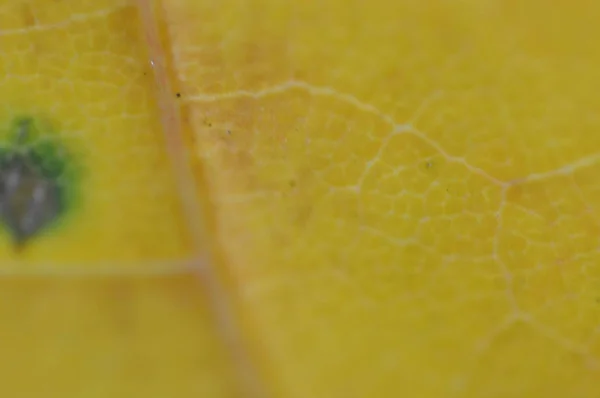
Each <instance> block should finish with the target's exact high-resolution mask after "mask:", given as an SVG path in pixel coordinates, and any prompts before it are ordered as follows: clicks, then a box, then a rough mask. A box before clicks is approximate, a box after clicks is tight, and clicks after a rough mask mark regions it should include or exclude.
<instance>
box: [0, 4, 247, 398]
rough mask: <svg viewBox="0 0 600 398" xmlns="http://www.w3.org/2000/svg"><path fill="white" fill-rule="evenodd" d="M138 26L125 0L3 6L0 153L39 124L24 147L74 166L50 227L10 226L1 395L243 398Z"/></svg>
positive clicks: (1, 284)
mask: <svg viewBox="0 0 600 398" xmlns="http://www.w3.org/2000/svg"><path fill="white" fill-rule="evenodd" d="M143 32H144V31H143V29H142V24H141V20H140V13H139V11H138V9H137V7H136V6H135V5H133V4H130V3H129V2H123V1H117V0H101V1H100V0H89V1H43V0H40V1H23V0H2V1H0V98H1V102H2V105H1V106H0V149H1V150H2V154H6V153H13V154H14V153H16V152H15V151H17V149H18V148H14V143H13V142H12V141H11V134H13V133H14V132H15V129H17V132H19V131H18V130H19V128H20V127H18V126H21V124H19V123H21V121H22V120H28V121H32V122H33V123H32V127H31V130H32V131H33V130H35V131H34V132H35V136H32V137H27V139H29V138H31V140H32V141H33V143H29V142H28V143H27V145H31V146H30V147H29V146H27V147H24V148H20V149H18V150H25V148H28V149H32V148H33V149H35V151H37V152H36V153H37V155H38V156H40V157H41V158H44V157H46V158H45V161H56V160H57V159H59V160H60V161H59V163H56V162H55V163H54V168H55V169H56V167H55V166H56V164H59V165H61V166H65V170H66V171H65V172H64V173H62V174H61V176H60V177H59V184H60V186H61V187H63V188H64V193H65V195H64V198H62V199H64V202H62V204H63V211H62V213H60V215H59V217H58V218H56V219H55V222H53V223H52V225H51V226H49V227H48V228H46V229H44V230H43V231H42V233H41V234H39V235H36V236H34V237H32V238H31V239H30V240H29V241H27V242H26V244H25V246H24V247H23V248H21V249H20V250H18V251H17V250H16V249H15V247H14V246H13V244H12V242H11V239H10V236H9V230H8V229H7V228H5V226H6V225H5V224H6V223H3V224H2V236H1V237H0V238H1V239H0V268H1V270H0V272H2V274H3V275H2V279H0V297H1V299H0V320H1V323H2V327H1V328H0V351H1V352H2V354H3V359H2V362H1V365H0V374H1V376H0V396H6V397H9V396H10V397H32V398H33V397H42V396H44V397H61V398H63V397H82V398H84V397H85V398H88V397H90V398H91V397H102V398H107V397H111V398H119V397H122V398H137V397H140V398H141V397H143V398H149V397H156V398H165V397H177V398H179V397H190V398H191V397H211V398H212V397H215V398H225V397H231V396H236V395H234V394H236V390H237V387H236V385H235V383H234V382H233V381H232V379H231V376H230V374H231V372H232V368H231V365H230V363H229V362H228V359H229V356H228V354H227V353H226V350H225V348H224V346H223V345H222V344H223V341H222V340H223V338H222V337H221V336H219V332H218V331H217V328H216V327H215V325H214V324H213V323H214V316H213V314H212V313H211V310H210V308H209V302H208V300H207V295H206V294H205V293H204V292H203V291H202V289H203V286H205V285H207V281H206V278H205V276H204V271H202V269H201V267H200V259H199V257H198V250H197V249H196V248H194V247H193V240H192V238H191V236H190V234H189V231H188V228H187V220H186V219H185V216H184V213H185V211H184V209H183V207H182V205H181V200H180V195H179V191H178V189H177V184H176V178H175V175H174V172H173V169H172V167H171V164H170V161H169V156H168V153H167V150H166V149H165V148H166V146H165V142H166V141H165V138H164V134H163V129H162V127H161V118H160V112H159V107H158V102H157V101H156V92H155V90H154V86H155V78H154V74H153V70H152V65H151V63H150V62H149V56H148V45H147V43H146V41H145V40H146V39H145V36H144V34H143ZM15 126H17V127H15ZM38 144H39V145H38ZM36 145H37V146H36ZM67 153H68V154H70V155H69V156H67ZM48 156H50V157H48ZM2 159H6V158H2ZM28 159H29V158H28ZM42 163H43V162H42ZM36 166H40V167H41V168H42V169H43V168H44V167H45V166H44V165H39V164H37V163H36ZM2 167H4V164H3V166H2ZM67 171H68V172H67ZM0 174H2V176H1V180H2V187H3V190H2V192H1V195H5V192H4V187H5V181H6V175H5V174H6V169H4V168H3V169H1V171H0ZM67 194H68V195H67ZM2 197H3V196H2Z"/></svg>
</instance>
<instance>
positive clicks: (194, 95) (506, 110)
mask: <svg viewBox="0 0 600 398" xmlns="http://www.w3.org/2000/svg"><path fill="white" fill-rule="evenodd" d="M162 7H163V15H164V18H165V21H166V23H165V26H166V29H167V31H168V36H169V40H170V54H169V58H170V59H172V68H173V71H174V75H175V85H176V86H177V90H178V91H179V92H181V100H180V101H181V103H182V104H183V106H182V120H183V123H184V130H186V129H187V130H186V131H191V132H192V133H191V135H192V138H191V140H193V142H192V149H193V151H194V154H195V161H196V165H195V167H196V168H197V174H198V175H200V180H199V181H200V188H199V190H200V195H199V196H200V198H201V199H203V200H205V206H206V208H208V209H210V211H209V212H208V213H209V214H210V223H209V228H210V229H209V231H210V233H211V237H212V244H213V245H214V248H215V249H214V250H216V251H218V252H219V253H220V257H219V259H220V263H219V264H218V265H219V266H220V267H224V269H226V270H227V272H228V273H229V274H230V275H231V276H230V286H229V288H230V290H231V292H235V293H236V295H237V296H239V299H238V300H237V308H238V311H239V312H240V313H242V314H243V320H244V333H245V336H246V337H247V339H248V340H249V341H250V343H249V347H250V350H251V351H252V353H253V356H254V359H255V363H256V364H257V366H258V367H259V369H260V371H261V374H262V377H263V380H264V382H265V385H266V386H267V387H266V388H267V390H268V391H269V392H271V393H272V394H273V396H277V397H286V398H291V397H298V398H304V397H311V398H317V397H324V398H325V397H327V398H334V397H340V398H350V397H381V398H383V397H401V396H410V397H423V398H424V397H432V398H434V397H435V398H438V397H439V398H441V397H509V396H510V397H540V398H541V397H549V396H552V397H565V396H577V397H596V396H599V395H600V387H599V384H598V383H597V380H598V376H599V373H598V365H599V363H598V355H600V346H599V340H598V336H597V325H598V321H599V315H598V314H599V313H600V312H599V310H600V307H599V304H598V301H599V299H598V297H600V295H599V294H600V292H599V291H598V286H597V285H598V283H597V282H598V276H599V268H598V266H597V263H598V260H599V256H598V244H599V241H598V232H599V218H598V217H599V214H598V212H597V210H596V209H597V205H596V202H598V199H599V198H600V190H599V187H600V185H599V180H598V178H597V177H596V173H597V172H599V171H600V165H599V162H598V160H599V159H600V155H599V150H600V138H599V137H600V135H598V130H599V128H600V118H599V117H598V116H597V113H598V112H597V109H596V108H597V102H598V101H597V97H598V87H597V84H596V82H598V81H600V79H599V78H600V52H599V51H598V48H597V47H598V46H597V45H596V44H595V42H594V40H593V38H594V37H596V36H597V35H598V33H600V32H599V28H598V26H599V25H598V23H597V20H598V17H599V16H600V15H599V13H600V8H599V7H597V6H596V5H593V4H592V3H589V2H585V1H577V0H576V1H571V2H562V3H560V2H559V3H553V4H552V6H549V5H548V3H547V2H542V1H537V0H532V1H527V2H516V1H494V0H492V1H468V0H467V1H458V2H456V1H453V2H446V1H431V2H424V1H417V0H402V1H383V0H371V1H344V0H322V1H296V2H290V1H276V0H253V1H246V0H222V1H213V0H198V1H191V0H190V1H187V0H173V1H163V2H162ZM186 126H187V127H186Z"/></svg>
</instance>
